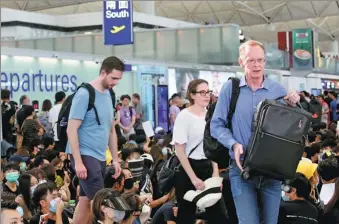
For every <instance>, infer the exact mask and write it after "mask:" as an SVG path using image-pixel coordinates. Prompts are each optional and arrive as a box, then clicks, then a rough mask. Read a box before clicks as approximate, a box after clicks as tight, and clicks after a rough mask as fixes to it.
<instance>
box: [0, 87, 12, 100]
mask: <svg viewBox="0 0 339 224" xmlns="http://www.w3.org/2000/svg"><path fill="white" fill-rule="evenodd" d="M10 97H11V92H10V91H9V90H8V89H2V90H1V99H2V100H9V98H10Z"/></svg>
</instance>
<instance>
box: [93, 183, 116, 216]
mask: <svg viewBox="0 0 339 224" xmlns="http://www.w3.org/2000/svg"><path fill="white" fill-rule="evenodd" d="M114 195H116V193H114V192H112V189H109V188H104V189H101V190H100V191H98V192H97V193H96V194H95V196H94V198H93V205H92V213H93V215H94V217H93V218H95V220H97V221H103V220H104V219H105V214H104V213H103V212H102V211H101V206H102V205H103V206H109V204H108V203H109V202H108V201H109V200H107V199H109V197H111V196H114ZM93 221H94V220H93Z"/></svg>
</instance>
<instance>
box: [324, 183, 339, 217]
mask: <svg viewBox="0 0 339 224" xmlns="http://www.w3.org/2000/svg"><path fill="white" fill-rule="evenodd" d="M338 200H339V178H337V179H336V181H335V189H334V194H333V196H332V198H331V200H330V201H329V202H328V203H327V205H325V209H324V214H327V213H329V212H330V211H331V210H332V209H333V207H334V206H335V205H336V204H337V202H338Z"/></svg>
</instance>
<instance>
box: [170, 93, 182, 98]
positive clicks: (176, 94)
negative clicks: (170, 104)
mask: <svg viewBox="0 0 339 224" xmlns="http://www.w3.org/2000/svg"><path fill="white" fill-rule="evenodd" d="M175 97H179V98H180V95H179V94H178V93H174V94H173V95H172V96H171V99H173V98H175Z"/></svg>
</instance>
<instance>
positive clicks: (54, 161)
mask: <svg viewBox="0 0 339 224" xmlns="http://www.w3.org/2000/svg"><path fill="white" fill-rule="evenodd" d="M61 162H62V160H61V159H60V158H58V157H57V158H54V159H53V160H52V161H51V165H52V166H54V167H56V166H57V165H59V163H61Z"/></svg>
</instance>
